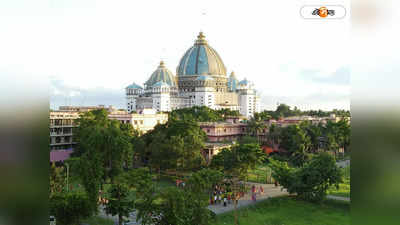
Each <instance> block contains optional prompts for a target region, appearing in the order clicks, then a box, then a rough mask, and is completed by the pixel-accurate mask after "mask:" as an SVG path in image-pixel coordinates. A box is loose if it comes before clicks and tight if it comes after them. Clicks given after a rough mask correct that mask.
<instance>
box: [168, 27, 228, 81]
mask: <svg viewBox="0 0 400 225" xmlns="http://www.w3.org/2000/svg"><path fill="white" fill-rule="evenodd" d="M176 73H177V75H178V76H184V75H225V76H226V68H225V65H224V63H223V62H222V59H221V57H220V56H219V55H218V53H217V52H216V51H215V50H214V49H213V48H211V47H210V46H209V45H208V43H207V41H206V40H205V36H204V35H203V33H202V32H200V34H199V35H198V36H197V40H196V42H195V44H194V46H193V47H191V48H189V50H187V51H186V53H185V55H183V57H182V59H181V61H180V62H179V66H178V68H177V72H176Z"/></svg>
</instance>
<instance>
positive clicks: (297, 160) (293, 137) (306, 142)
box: [280, 125, 312, 166]
mask: <svg viewBox="0 0 400 225" xmlns="http://www.w3.org/2000/svg"><path fill="white" fill-rule="evenodd" d="M280 140H281V142H280V147H281V148H283V149H285V150H286V151H287V153H288V154H289V156H290V162H291V163H292V164H293V165H295V166H302V165H303V164H304V163H305V162H306V161H308V160H309V158H310V155H309V153H310V150H311V145H312V143H311V139H310V137H309V136H308V135H307V133H306V132H305V130H304V129H302V128H301V127H300V126H299V125H291V126H288V127H286V128H285V129H283V130H282V133H281V135H280Z"/></svg>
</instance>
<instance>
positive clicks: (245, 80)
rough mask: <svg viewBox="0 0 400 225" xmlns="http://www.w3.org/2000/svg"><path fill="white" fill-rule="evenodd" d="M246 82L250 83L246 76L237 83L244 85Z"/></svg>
mask: <svg viewBox="0 0 400 225" xmlns="http://www.w3.org/2000/svg"><path fill="white" fill-rule="evenodd" d="M248 84H250V82H249V81H248V80H247V79H246V78H244V80H242V81H240V82H239V85H243V86H246V85H248Z"/></svg>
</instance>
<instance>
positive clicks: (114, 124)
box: [76, 109, 133, 212]
mask: <svg viewBox="0 0 400 225" xmlns="http://www.w3.org/2000/svg"><path fill="white" fill-rule="evenodd" d="M77 124H78V125H79V128H78V129H77V131H76V138H77V140H79V144H78V148H77V153H76V154H77V155H78V156H80V162H79V169H80V177H81V179H82V182H83V185H84V187H85V190H86V192H87V193H88V197H89V199H90V200H91V202H92V210H93V211H94V212H97V199H98V195H99V190H100V188H101V186H102V184H103V183H105V182H106V180H107V179H108V178H110V179H111V182H113V179H114V177H117V176H118V175H119V174H121V173H122V169H123V167H124V166H125V167H129V166H130V164H131V161H132V157H133V147H132V143H131V139H132V136H131V135H132V134H131V132H130V129H129V127H125V126H123V125H122V124H121V123H120V122H118V121H116V120H109V119H108V113H107V111H106V110H104V109H102V110H94V111H90V112H86V113H84V114H82V115H81V117H80V118H79V119H78V120H77Z"/></svg>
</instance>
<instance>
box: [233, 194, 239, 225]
mask: <svg viewBox="0 0 400 225" xmlns="http://www.w3.org/2000/svg"><path fill="white" fill-rule="evenodd" d="M234 210H235V225H239V221H238V214H237V196H235V209H234Z"/></svg>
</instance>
